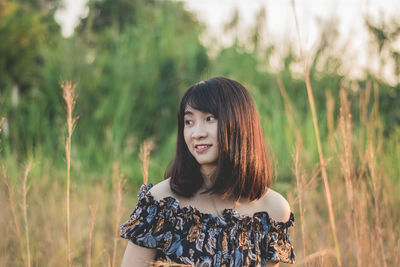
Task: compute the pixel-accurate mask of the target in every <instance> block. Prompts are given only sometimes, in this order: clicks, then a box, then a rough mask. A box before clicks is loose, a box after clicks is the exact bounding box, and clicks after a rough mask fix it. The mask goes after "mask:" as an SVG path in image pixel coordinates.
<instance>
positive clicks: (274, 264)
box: [264, 261, 279, 267]
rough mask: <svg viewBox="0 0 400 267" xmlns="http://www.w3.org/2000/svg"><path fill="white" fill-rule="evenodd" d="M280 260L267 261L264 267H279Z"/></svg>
mask: <svg viewBox="0 0 400 267" xmlns="http://www.w3.org/2000/svg"><path fill="white" fill-rule="evenodd" d="M278 266H279V261H267V263H266V264H265V266H264V267H278Z"/></svg>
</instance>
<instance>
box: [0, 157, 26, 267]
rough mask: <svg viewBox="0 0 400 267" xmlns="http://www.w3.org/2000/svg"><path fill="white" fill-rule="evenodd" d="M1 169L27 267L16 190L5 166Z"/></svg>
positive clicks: (20, 247) (15, 228)
mask: <svg viewBox="0 0 400 267" xmlns="http://www.w3.org/2000/svg"><path fill="white" fill-rule="evenodd" d="M1 169H2V173H3V181H4V183H5V185H6V186H7V191H8V200H9V202H10V208H11V214H12V216H13V223H14V230H15V234H16V236H17V239H18V244H19V250H20V253H21V257H22V260H23V261H24V265H25V266H27V262H26V259H25V252H24V245H23V241H22V234H21V229H20V228H19V220H18V214H17V210H16V208H15V206H16V201H15V199H14V189H13V186H12V184H11V182H10V181H9V180H8V178H7V173H6V168H5V167H4V165H2V166H1Z"/></svg>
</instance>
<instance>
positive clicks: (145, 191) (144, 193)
mask: <svg viewBox="0 0 400 267" xmlns="http://www.w3.org/2000/svg"><path fill="white" fill-rule="evenodd" d="M152 187H153V185H152V184H151V183H150V184H148V185H145V184H142V186H141V187H140V190H139V192H138V198H139V199H138V200H139V201H143V200H145V201H146V202H147V203H149V204H151V205H155V206H159V207H164V206H166V205H167V206H168V207H169V208H171V209H173V210H175V212H176V213H177V214H183V215H188V216H190V217H193V215H196V216H198V218H200V221H201V222H204V223H207V222H216V223H217V224H220V223H221V222H232V223H234V224H237V223H251V222H254V221H260V220H261V221H264V222H265V223H266V224H268V225H271V226H272V227H273V228H276V229H287V228H289V227H291V226H293V225H294V214H293V212H290V217H289V219H288V221H286V222H280V221H276V220H274V219H273V218H271V217H270V215H269V214H268V212H267V211H258V212H255V213H254V214H253V215H241V214H240V213H239V212H237V211H236V210H235V209H233V208H227V209H224V210H223V212H222V214H221V215H220V216H215V215H213V214H211V213H204V212H201V211H199V210H198V209H197V208H195V207H193V206H191V205H188V206H184V207H181V206H180V205H179V200H178V199H176V198H174V197H172V196H167V197H164V198H162V199H160V200H155V199H154V197H153V195H152V194H151V193H150V192H149V191H150V189H151V188H152ZM223 224H225V223H223Z"/></svg>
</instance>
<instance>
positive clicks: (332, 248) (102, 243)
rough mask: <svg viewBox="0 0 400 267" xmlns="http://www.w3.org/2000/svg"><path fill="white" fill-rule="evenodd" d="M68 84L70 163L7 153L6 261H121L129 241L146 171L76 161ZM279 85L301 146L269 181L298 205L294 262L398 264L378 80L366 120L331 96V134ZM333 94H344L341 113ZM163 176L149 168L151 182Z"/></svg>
mask: <svg viewBox="0 0 400 267" xmlns="http://www.w3.org/2000/svg"><path fill="white" fill-rule="evenodd" d="M282 86H283V85H282ZM63 87H64V97H65V101H66V103H67V118H66V125H67V128H68V131H67V136H65V140H66V145H65V147H66V154H65V159H66V161H65V163H66V164H65V168H63V169H60V168H57V167H55V166H53V165H52V163H53V159H51V158H49V157H46V155H42V156H41V157H33V158H31V160H29V161H27V162H23V163H21V162H19V160H17V159H16V157H13V156H12V155H9V156H8V157H7V158H2V159H1V163H0V168H1V170H0V171H1V173H0V175H1V177H2V181H3V182H2V183H1V185H0V190H1V191H0V192H1V194H0V209H1V210H2V216H0V235H1V237H2V238H1V241H0V266H64V265H69V266H119V265H120V263H121V258H122V255H123V251H124V248H125V245H126V241H125V240H123V239H121V238H119V235H118V230H119V225H120V224H121V223H122V222H124V221H125V220H126V219H128V216H129V214H130V212H131V211H132V209H133V208H134V206H135V203H136V192H137V190H138V186H139V184H140V183H141V179H142V178H140V176H139V174H138V177H139V178H137V179H136V182H130V183H126V181H127V180H128V179H127V178H128V177H126V175H125V174H124V173H123V171H122V170H121V165H120V162H117V161H115V162H110V164H109V166H107V167H105V168H104V172H103V173H102V175H101V176H100V177H99V175H98V174H91V173H82V172H81V171H80V169H79V166H80V165H84V164H85V162H79V163H78V162H74V158H73V157H71V153H70V152H71V151H73V149H74V147H73V144H72V143H71V142H70V140H71V139H70V138H71V136H72V134H73V129H74V126H75V124H76V123H79V120H78V121H75V120H74V118H75V117H74V116H73V106H74V97H75V96H74V94H73V89H74V87H73V85H72V84H68V83H67V84H64V85H63ZM282 89H284V87H282V88H281V93H282V97H283V99H284V104H285V112H286V113H285V117H286V119H287V121H286V122H285V123H286V124H287V125H286V126H287V127H286V128H285V129H286V132H285V133H284V135H285V136H291V137H292V138H294V139H295V140H296V145H295V146H293V147H292V150H291V151H287V153H290V154H291V155H292V162H291V163H290V166H292V167H291V169H292V171H291V173H292V179H291V180H290V181H289V182H287V183H284V184H283V183H280V182H279V177H278V180H277V182H276V183H275V184H274V185H273V188H277V190H278V191H280V192H281V193H282V194H283V195H285V196H286V197H287V199H288V200H289V203H290V204H291V208H292V210H293V211H294V213H295V217H296V226H295V228H294V229H292V232H291V238H292V243H293V244H294V247H295V251H296V254H297V264H296V265H297V266H338V265H340V264H341V265H342V266H400V256H399V253H398V252H399V251H400V232H399V231H398V227H397V225H396V224H397V223H398V222H399V221H400V209H399V208H398V207H399V205H400V194H398V192H400V182H399V179H398V177H399V167H398V165H397V164H398V162H399V161H400V149H399V147H400V141H399V140H400V129H399V128H398V129H397V130H396V131H394V132H393V133H392V134H391V135H390V136H385V137H384V136H383V129H382V123H381V118H380V113H379V107H378V104H377V103H378V101H377V95H378V94H377V92H378V90H379V87H378V86H377V85H374V84H370V83H369V84H368V83H367V88H365V90H364V93H363V94H361V96H360V100H359V103H360V105H359V107H358V108H359V113H360V121H361V123H360V124H359V125H357V127H355V124H354V123H353V118H352V114H351V113H350V106H351V105H352V103H350V101H349V100H348V99H349V98H348V96H347V95H346V93H345V91H344V90H341V93H340V96H335V97H336V98H334V97H329V96H328V97H327V99H328V101H327V103H326V109H327V111H328V112H327V114H328V115H327V118H326V120H325V121H322V122H319V127H326V128H327V129H328V131H329V134H328V138H327V139H326V140H319V139H318V138H315V137H314V136H315V135H314V136H312V137H310V136H304V132H305V131H304V129H302V126H301V125H298V124H296V118H295V117H294V114H296V112H295V110H294V107H293V106H292V105H291V102H290V99H289V98H288V97H287V96H286V97H285V91H284V90H283V91H282ZM333 99H338V100H339V101H340V112H339V116H338V117H337V118H335V117H334V115H333V114H334V111H333V109H332V107H333V104H332V101H334V100H333ZM368 107H372V108H368ZM68 110H69V111H68ZM310 119H311V118H310ZM316 123H317V122H316ZM310 134H314V133H313V132H312V133H310ZM306 138H308V139H310V138H312V139H314V140H315V141H314V142H315V143H316V144H317V143H318V142H319V143H320V161H319V162H318V163H313V164H311V165H310V162H309V160H307V157H305V155H308V154H310V153H315V151H314V152H313V151H307V149H308V148H307V147H305V146H304V143H305V139H306ZM272 141H273V140H272ZM150 146H151V145H149V144H145V145H143V148H144V149H142V152H141V155H142V156H141V157H140V158H138V159H137V160H138V162H139V161H141V162H142V176H143V179H145V180H147V179H149V178H148V176H149V174H148V171H147V170H148V166H149V165H150V166H151V165H152V164H154V163H152V155H150V149H151V147H150ZM314 147H315V146H314ZM72 155H73V153H72ZM156 156H157V155H155V157H156ZM321 157H322V158H321ZM166 163H167V162H165V164H166ZM137 172H138V173H140V170H139V169H138V170H137ZM160 179H161V177H150V182H152V183H155V182H157V181H159V180H160ZM91 181H93V182H91ZM335 240H336V241H335ZM282 265H283V266H284V264H282Z"/></svg>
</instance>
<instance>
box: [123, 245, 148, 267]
mask: <svg viewBox="0 0 400 267" xmlns="http://www.w3.org/2000/svg"><path fill="white" fill-rule="evenodd" d="M155 257H156V250H155V249H152V248H144V247H140V246H138V245H135V244H133V243H132V242H131V241H128V245H127V246H126V249H125V254H124V257H123V259H122V264H121V267H149V266H150V263H151V262H152V261H153V260H154V259H155Z"/></svg>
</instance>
